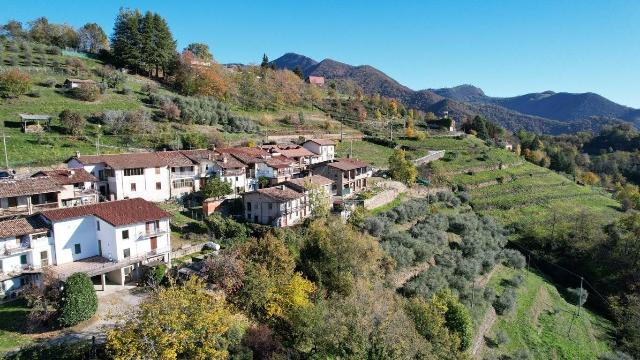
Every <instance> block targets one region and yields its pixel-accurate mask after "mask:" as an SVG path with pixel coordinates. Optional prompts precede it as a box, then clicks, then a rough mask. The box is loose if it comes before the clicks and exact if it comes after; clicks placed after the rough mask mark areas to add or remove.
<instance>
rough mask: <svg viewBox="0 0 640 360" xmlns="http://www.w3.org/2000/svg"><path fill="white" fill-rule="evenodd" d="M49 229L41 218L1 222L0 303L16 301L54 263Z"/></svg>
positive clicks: (33, 217) (34, 217)
mask: <svg viewBox="0 0 640 360" xmlns="http://www.w3.org/2000/svg"><path fill="white" fill-rule="evenodd" d="M48 234H49V229H48V228H47V226H46V224H45V223H44V221H42V219H40V218H39V216H30V217H27V218H19V219H12V220H4V221H1V222H0V299H3V298H7V297H9V298H11V297H15V296H17V295H18V294H19V292H20V289H21V288H22V287H23V286H25V285H27V284H29V283H31V281H32V280H33V276H35V275H37V274H38V272H39V270H38V269H40V268H41V267H44V266H48V265H50V264H51V263H52V261H53V246H52V244H51V243H50V242H49V235H48Z"/></svg>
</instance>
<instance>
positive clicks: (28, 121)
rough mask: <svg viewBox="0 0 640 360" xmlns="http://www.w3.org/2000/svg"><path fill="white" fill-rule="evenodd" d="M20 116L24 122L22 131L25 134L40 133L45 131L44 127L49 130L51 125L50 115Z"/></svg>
mask: <svg viewBox="0 0 640 360" xmlns="http://www.w3.org/2000/svg"><path fill="white" fill-rule="evenodd" d="M18 116H20V120H21V121H22V131H23V132H25V133H39V132H42V131H44V126H46V127H47V128H49V126H50V125H51V116H50V115H34V114H18ZM43 124H44V126H43Z"/></svg>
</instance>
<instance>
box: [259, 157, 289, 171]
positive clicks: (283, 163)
mask: <svg viewBox="0 0 640 360" xmlns="http://www.w3.org/2000/svg"><path fill="white" fill-rule="evenodd" d="M264 162H265V164H267V165H268V166H269V167H270V168H274V169H284V168H288V167H290V166H291V165H293V164H294V163H295V162H294V161H291V160H289V159H287V158H286V157H283V156H278V157H273V158H270V159H267V160H265V161H264Z"/></svg>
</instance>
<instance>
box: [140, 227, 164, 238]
mask: <svg viewBox="0 0 640 360" xmlns="http://www.w3.org/2000/svg"><path fill="white" fill-rule="evenodd" d="M166 233H167V230H164V229H149V230H147V231H145V232H142V233H140V234H139V236H138V240H143V239H148V238H150V237H154V236H160V235H164V234H166Z"/></svg>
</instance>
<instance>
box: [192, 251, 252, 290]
mask: <svg viewBox="0 0 640 360" xmlns="http://www.w3.org/2000/svg"><path fill="white" fill-rule="evenodd" d="M202 273H203V274H204V275H205V276H206V277H207V281H208V282H211V283H213V284H214V285H216V286H218V287H219V288H220V289H222V290H224V291H225V293H227V294H228V295H230V294H233V293H235V292H236V291H238V290H239V289H240V288H241V287H242V283H243V281H244V276H245V273H244V263H243V262H242V260H240V252H238V251H237V250H226V249H225V250H222V251H221V252H220V254H219V255H218V256H214V257H213V258H209V259H207V260H205V262H204V266H203V267H202Z"/></svg>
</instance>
